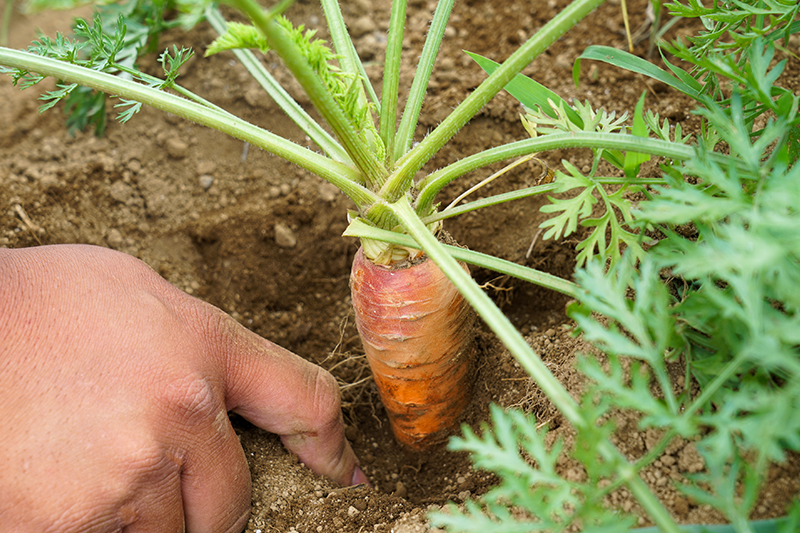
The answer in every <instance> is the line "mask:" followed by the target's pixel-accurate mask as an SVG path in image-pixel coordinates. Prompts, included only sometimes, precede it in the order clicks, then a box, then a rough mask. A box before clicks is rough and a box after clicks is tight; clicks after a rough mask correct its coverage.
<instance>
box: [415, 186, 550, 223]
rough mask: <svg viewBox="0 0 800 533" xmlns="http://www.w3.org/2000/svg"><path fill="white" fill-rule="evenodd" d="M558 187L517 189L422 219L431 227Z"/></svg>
mask: <svg viewBox="0 0 800 533" xmlns="http://www.w3.org/2000/svg"><path fill="white" fill-rule="evenodd" d="M558 187H559V186H558V184H556V183H547V184H545V185H536V186H534V187H526V188H524V189H517V190H516V191H510V192H506V193H503V194H496V195H494V196H489V197H488V198H481V199H480V200H475V201H472V202H469V203H466V204H462V205H459V206H457V207H452V208H450V209H445V210H444V211H438V212H436V213H433V214H432V215H429V216H426V217H422V222H424V223H425V225H426V226H429V225H431V224H433V223H434V222H438V221H440V220H445V219H447V218H453V217H456V216H459V215H463V214H464V213H469V212H470V211H476V210H478V209H482V208H484V207H489V206H493V205H499V204H502V203H505V202H511V201H513V200H520V199H522V198H528V197H531V196H536V195H537V194H545V193H548V192H553V191H555V190H556V189H558Z"/></svg>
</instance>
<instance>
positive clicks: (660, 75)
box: [573, 46, 700, 99]
mask: <svg viewBox="0 0 800 533" xmlns="http://www.w3.org/2000/svg"><path fill="white" fill-rule="evenodd" d="M582 59H591V60H594V61H602V62H603V63H608V64H609V65H614V66H615V67H619V68H623V69H625V70H630V71H631V72H636V73H639V74H644V75H645V76H648V77H650V78H653V79H655V80H658V81H660V82H663V83H666V84H667V85H669V86H670V87H672V88H673V89H677V90H678V91H680V92H682V93H684V94H686V95H688V96H691V97H692V98H694V99H697V98H699V97H700V92H699V91H698V90H696V89H695V88H694V87H692V86H690V85H689V84H688V83H686V82H684V81H683V80H680V79H678V78H676V77H675V76H672V75H671V74H669V73H668V72H667V71H665V70H663V69H661V68H659V67H657V66H655V65H654V64H653V63H650V62H649V61H647V60H644V59H642V58H640V57H637V56H635V55H633V54H629V53H628V52H625V51H624V50H617V49H616V48H611V47H610V46H590V47H589V48H587V49H586V50H584V51H583V53H582V54H581V55H580V57H578V59H577V60H576V61H575V68H574V70H573V77H576V76H577V72H578V71H579V70H580V62H581V60H582Z"/></svg>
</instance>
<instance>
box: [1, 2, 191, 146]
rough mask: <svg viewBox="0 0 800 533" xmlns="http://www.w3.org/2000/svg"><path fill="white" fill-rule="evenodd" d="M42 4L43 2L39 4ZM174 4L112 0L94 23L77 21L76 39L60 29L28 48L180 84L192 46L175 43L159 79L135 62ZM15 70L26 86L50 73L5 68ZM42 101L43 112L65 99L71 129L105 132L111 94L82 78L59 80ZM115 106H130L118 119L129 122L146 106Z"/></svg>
mask: <svg viewBox="0 0 800 533" xmlns="http://www.w3.org/2000/svg"><path fill="white" fill-rule="evenodd" d="M34 7H36V8H40V7H42V6H40V5H38V4H36V5H34ZM169 7H170V5H169V4H168V3H166V2H164V1H158V2H136V1H134V0H129V1H127V2H123V3H121V4H108V5H104V6H101V7H100V8H98V11H97V12H96V13H95V16H94V18H93V20H92V23H91V24H90V23H89V22H87V21H86V20H84V19H80V18H79V19H76V20H75V22H74V23H73V26H72V31H73V34H74V37H73V38H69V37H66V36H65V35H64V34H62V33H60V32H59V33H58V34H57V35H56V37H55V38H54V39H51V38H50V37H47V36H42V37H40V38H39V40H37V41H34V42H33V43H32V44H31V45H30V46H29V47H28V51H29V52H32V53H34V54H36V55H39V56H42V57H48V58H53V59H57V60H59V61H63V62H66V63H70V64H73V65H80V66H82V67H85V68H88V69H91V70H94V71H97V72H104V73H108V74H113V75H116V76H122V77H126V78H128V79H134V80H137V81H141V82H143V83H145V84H147V85H149V86H151V87H157V88H160V89H163V88H175V87H176V85H175V80H176V78H177V77H178V69H179V68H180V67H181V66H182V65H183V64H184V63H185V62H186V61H188V60H189V59H190V58H191V56H192V53H191V51H189V50H185V49H181V50H178V49H177V48H175V49H174V50H173V52H172V53H170V52H169V50H166V51H165V52H164V53H163V54H162V55H161V56H160V57H159V61H160V62H161V64H162V67H163V69H164V74H165V78H164V79H158V78H155V77H152V76H147V75H145V74H144V73H142V72H140V71H139V70H138V69H137V68H136V66H135V62H136V60H137V59H138V57H139V56H140V55H141V54H142V53H144V51H145V50H146V49H149V48H150V47H151V46H153V45H154V44H155V41H156V40H157V37H158V35H159V34H160V33H161V32H162V31H164V30H165V29H166V28H168V27H170V26H171V23H169V22H165V21H164V18H163V16H164V12H165V10H167V9H168V8H169ZM1 71H2V72H7V73H9V74H10V75H11V78H12V83H13V84H14V85H19V86H20V88H22V89H26V88H28V87H31V86H33V85H35V84H37V83H39V82H40V81H42V80H43V79H45V77H46V76H42V75H39V74H37V73H34V72H31V71H29V70H25V69H2V70H1ZM40 100H43V101H44V104H43V105H42V106H41V107H40V108H39V110H40V112H42V111H45V110H47V109H50V108H51V107H53V106H55V105H56V104H57V103H58V102H60V101H62V100H63V101H64V102H65V112H66V114H67V126H68V128H69V130H70V132H71V133H74V132H75V131H78V130H83V129H84V128H85V127H87V126H90V125H91V126H93V127H94V130H95V133H96V134H97V135H102V133H103V131H104V130H105V125H106V108H105V105H106V94H105V93H103V92H102V91H96V90H92V89H89V88H87V87H82V86H80V85H78V84H77V83H62V82H57V83H56V90H54V91H48V92H46V93H44V94H43V95H42V96H41V97H40ZM115 107H122V108H125V109H124V111H122V112H120V114H119V116H118V118H119V120H120V121H122V122H125V121H127V120H129V119H130V118H131V117H132V116H133V114H135V113H136V112H137V111H138V110H139V109H140V108H141V103H139V102H133V101H130V100H125V99H121V100H120V103H119V104H116V105H115Z"/></svg>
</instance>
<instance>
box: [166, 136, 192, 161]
mask: <svg viewBox="0 0 800 533" xmlns="http://www.w3.org/2000/svg"><path fill="white" fill-rule="evenodd" d="M188 152H189V145H188V144H186V143H185V142H183V141H182V140H180V139H175V138H172V139H169V140H168V141H167V153H168V154H169V156H170V157H172V158H174V159H183V158H184V157H186V154H187V153H188Z"/></svg>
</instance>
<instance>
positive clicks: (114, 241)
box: [106, 228, 124, 249]
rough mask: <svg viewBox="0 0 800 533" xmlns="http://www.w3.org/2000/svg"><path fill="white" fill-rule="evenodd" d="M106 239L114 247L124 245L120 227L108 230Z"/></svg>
mask: <svg viewBox="0 0 800 533" xmlns="http://www.w3.org/2000/svg"><path fill="white" fill-rule="evenodd" d="M106 241H107V242H108V245H109V246H111V247H112V248H114V249H117V248H119V247H120V246H122V243H123V242H124V239H123V238H122V233H120V231H119V230H118V229H116V228H114V229H112V230H111V231H109V232H108V236H107V237H106Z"/></svg>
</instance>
